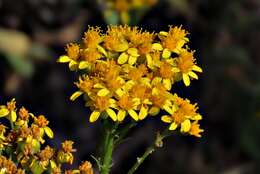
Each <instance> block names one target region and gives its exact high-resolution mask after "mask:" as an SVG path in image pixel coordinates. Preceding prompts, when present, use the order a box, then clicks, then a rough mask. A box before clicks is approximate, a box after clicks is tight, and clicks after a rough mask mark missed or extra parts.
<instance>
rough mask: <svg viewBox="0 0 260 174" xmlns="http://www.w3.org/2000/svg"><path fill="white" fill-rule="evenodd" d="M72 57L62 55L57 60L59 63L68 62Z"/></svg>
mask: <svg viewBox="0 0 260 174" xmlns="http://www.w3.org/2000/svg"><path fill="white" fill-rule="evenodd" d="M70 61H71V59H70V58H69V56H65V55H63V56H60V57H59V59H58V60H57V62H59V63H67V62H70Z"/></svg>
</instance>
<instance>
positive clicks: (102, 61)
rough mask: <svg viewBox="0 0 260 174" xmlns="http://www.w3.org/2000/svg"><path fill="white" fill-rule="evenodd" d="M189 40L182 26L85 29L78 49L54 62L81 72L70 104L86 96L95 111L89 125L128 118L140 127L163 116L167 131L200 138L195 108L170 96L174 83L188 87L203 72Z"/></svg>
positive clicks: (69, 48) (70, 48) (73, 45)
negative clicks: (164, 113)
mask: <svg viewBox="0 0 260 174" xmlns="http://www.w3.org/2000/svg"><path fill="white" fill-rule="evenodd" d="M187 35H188V32H187V31H185V30H184V29H183V28H182V27H181V26H180V27H172V26H170V27H169V30H168V31H167V32H166V31H161V32H159V33H150V32H147V31H143V30H142V29H140V28H138V27H129V26H126V25H125V26H109V27H108V29H107V31H106V33H102V32H101V30H100V29H99V28H98V27H97V28H94V27H89V29H88V31H87V32H86V33H85V36H84V37H83V39H82V44H76V43H71V44H68V45H67V47H66V52H67V54H66V55H63V56H61V57H60V58H59V59H58V62H60V63H68V64H69V68H70V70H72V71H79V70H82V72H83V75H81V76H80V77H79V81H78V82H76V83H75V84H76V86H77V88H78V91H76V92H75V93H73V95H72V96H71V100H75V99H76V98H78V97H79V96H81V95H84V97H85V99H86V106H88V107H90V108H91V109H92V111H93V112H92V113H91V115H90V117H89V121H90V122H95V121H96V120H97V119H98V118H99V117H103V118H106V117H110V118H111V119H112V120H113V121H115V122H123V121H124V119H125V118H126V117H127V116H130V117H131V118H132V119H133V120H135V121H138V120H144V119H145V118H147V116H148V115H151V116H154V115H157V114H158V113H159V112H160V110H164V111H167V112H168V113H169V114H170V116H163V117H162V121H163V122H166V123H171V125H170V126H169V129H170V130H175V129H176V128H178V127H180V131H181V132H183V133H188V134H191V135H194V136H197V137H200V133H201V132H202V131H203V130H201V129H200V128H199V123H198V121H199V120H201V118H202V117H201V115H200V114H199V113H197V105H196V104H191V103H190V101H189V100H184V99H182V98H180V97H178V96H177V94H174V95H173V94H171V92H170V91H171V89H172V86H173V84H174V83H176V82H178V81H183V82H184V84H185V85H186V86H189V85H190V82H191V80H192V79H198V76H197V74H196V72H199V73H201V72H202V69H201V68H200V67H199V66H198V65H196V59H195V58H194V51H192V50H190V49H189V47H188V45H187V44H188V42H189V39H188V37H187Z"/></svg>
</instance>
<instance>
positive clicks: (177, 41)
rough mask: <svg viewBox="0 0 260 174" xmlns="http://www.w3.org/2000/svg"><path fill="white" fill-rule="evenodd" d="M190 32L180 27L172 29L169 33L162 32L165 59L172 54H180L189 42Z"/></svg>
mask: <svg viewBox="0 0 260 174" xmlns="http://www.w3.org/2000/svg"><path fill="white" fill-rule="evenodd" d="M187 34H188V32H187V31H185V30H184V29H182V26H180V27H172V26H170V29H169V31H168V32H164V31H163V32H160V33H159V36H160V39H161V40H162V46H163V47H164V48H165V49H164V52H163V54H165V56H163V57H164V58H169V57H170V52H174V53H177V54H178V53H179V52H180V50H181V49H182V47H183V46H184V44H185V43H187V42H188V41H189V39H188V38H187Z"/></svg>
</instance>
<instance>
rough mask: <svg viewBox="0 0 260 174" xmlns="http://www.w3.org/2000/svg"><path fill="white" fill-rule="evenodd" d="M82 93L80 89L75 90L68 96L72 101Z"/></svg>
mask: <svg viewBox="0 0 260 174" xmlns="http://www.w3.org/2000/svg"><path fill="white" fill-rule="evenodd" d="M82 94H83V92H82V91H76V92H74V93H73V94H72V95H71V96H70V100H71V101H74V100H76V99H77V98H78V97H79V96H81V95H82Z"/></svg>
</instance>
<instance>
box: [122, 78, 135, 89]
mask: <svg viewBox="0 0 260 174" xmlns="http://www.w3.org/2000/svg"><path fill="white" fill-rule="evenodd" d="M134 85H135V82H134V81H133V80H128V81H127V82H126V83H125V84H124V86H123V89H124V90H126V91H128V90H130V89H131V88H132V87H133V86H134Z"/></svg>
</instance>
